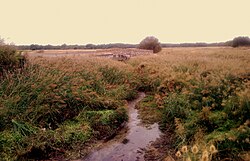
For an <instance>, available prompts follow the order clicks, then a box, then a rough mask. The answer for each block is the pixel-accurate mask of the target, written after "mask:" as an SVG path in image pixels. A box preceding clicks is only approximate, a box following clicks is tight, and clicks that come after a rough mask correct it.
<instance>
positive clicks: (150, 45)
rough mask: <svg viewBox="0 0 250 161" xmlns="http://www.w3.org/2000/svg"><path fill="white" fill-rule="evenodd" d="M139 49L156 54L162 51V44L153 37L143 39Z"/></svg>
mask: <svg viewBox="0 0 250 161" xmlns="http://www.w3.org/2000/svg"><path fill="white" fill-rule="evenodd" d="M138 48H139V49H146V50H153V52H154V53H158V52H160V51H161V49H162V48H161V44H160V42H159V40H158V39H157V38H155V37H153V36H148V37H146V38H145V39H143V40H142V41H141V42H140V44H139V46H138Z"/></svg>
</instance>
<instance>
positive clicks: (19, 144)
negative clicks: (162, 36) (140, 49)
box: [0, 48, 250, 160]
mask: <svg viewBox="0 0 250 161" xmlns="http://www.w3.org/2000/svg"><path fill="white" fill-rule="evenodd" d="M249 60H250V55H249V54H248V51H246V50H245V49H240V48H239V49H230V48H226V49H222V48H196V49H194V48H188V49H187V48H175V49H164V50H163V51H162V52H160V53H159V54H157V55H147V56H138V57H134V58H131V59H130V60H129V61H127V62H126V63H124V62H118V61H114V60H111V59H104V58H97V57H94V58H93V57H88V56H84V57H77V58H76V57H68V58H67V59H66V58H39V57H37V58H32V57H31V58H29V63H28V64H27V65H25V67H24V68H23V69H22V70H14V72H11V73H9V74H6V76H5V77H2V78H1V80H0V158H1V159H2V160H27V159H34V160H36V159H50V158H53V157H56V156H62V157H63V158H70V159H76V158H81V157H82V156H84V155H85V154H86V153H87V150H86V149H87V148H88V146H90V145H91V146H94V144H95V143H94V142H95V140H103V139H107V138H109V137H110V136H112V135H114V134H115V133H116V131H117V129H119V128H120V127H121V126H122V124H123V123H124V122H125V121H127V119H128V116H127V113H126V101H128V100H132V99H134V98H135V97H136V96H137V91H144V92H147V96H146V97H145V98H144V99H143V101H142V102H141V103H140V104H139V105H138V106H137V108H138V109H139V111H140V113H141V117H143V118H144V122H145V123H153V122H159V123H160V124H161V128H162V129H163V130H164V129H168V130H171V131H172V132H173V133H174V134H175V138H174V142H175V144H173V145H172V148H174V149H175V150H176V152H177V151H178V149H180V151H178V156H179V157H180V158H182V157H184V158H190V159H192V160H195V159H198V158H202V156H203V153H205V152H206V151H207V153H206V156H208V157H209V158H210V160H211V159H212V158H213V160H215V159H217V160H220V159H224V158H231V159H233V160H238V159H239V158H244V154H246V153H249V150H250V148H249V147H250V146H249V144H250V143H249V136H250V118H249V116H250V95H249V93H250V91H249V90H250V88H249V87H250V84H249V83H250V82H249V81H250V77H249V76H250V75H249V71H250V66H249ZM194 147H196V148H197V150H198V151H197V152H196V151H195V152H192V153H191V151H192V149H194ZM211 147H212V149H213V150H212V151H211ZM79 151H80V152H79ZM189 152H190V153H189ZM194 154H195V155H194ZM193 155H194V156H193ZM204 155H205V154H204Z"/></svg>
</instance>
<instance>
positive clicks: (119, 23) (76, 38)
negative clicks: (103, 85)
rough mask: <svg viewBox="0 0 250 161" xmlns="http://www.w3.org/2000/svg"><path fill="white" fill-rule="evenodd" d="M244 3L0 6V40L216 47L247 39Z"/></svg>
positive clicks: (65, 0)
mask: <svg viewBox="0 0 250 161" xmlns="http://www.w3.org/2000/svg"><path fill="white" fill-rule="evenodd" d="M249 6H250V1H249V0H237V1H236V0H0V37H1V38H4V39H5V42H7V43H10V42H13V43H15V44H17V45H25V44H43V45H47V44H51V45H58V44H64V43H66V44H88V43H93V44H107V43H134V44H136V43H139V42H140V41H141V40H142V39H143V38H145V37H146V36H155V37H157V38H158V39H159V41H160V42H163V43H188V42H221V41H227V40H231V39H233V38H234V37H236V36H250V10H249V8H250V7H249Z"/></svg>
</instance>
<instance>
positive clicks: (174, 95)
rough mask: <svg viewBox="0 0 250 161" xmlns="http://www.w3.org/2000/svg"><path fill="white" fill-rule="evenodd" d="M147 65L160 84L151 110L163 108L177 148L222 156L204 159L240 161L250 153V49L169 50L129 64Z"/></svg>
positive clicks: (163, 122) (164, 122) (165, 123)
mask: <svg viewBox="0 0 250 161" xmlns="http://www.w3.org/2000/svg"><path fill="white" fill-rule="evenodd" d="M142 62H143V64H145V65H143V69H144V73H147V74H148V79H149V80H150V81H151V82H153V80H159V82H160V83H159V84H158V85H157V86H156V88H155V89H156V90H154V92H151V93H149V94H150V95H151V97H150V98H153V99H152V100H151V101H149V102H148V104H157V108H155V109H156V110H155V112H154V111H151V112H154V113H157V112H158V110H159V109H161V111H162V113H163V115H162V120H161V127H162V128H163V129H164V128H171V129H172V130H173V131H174V133H175V144H174V145H173V146H174V148H176V149H178V148H180V147H182V146H185V145H193V144H196V145H199V146H200V145H203V147H204V146H205V145H208V144H209V145H211V144H213V145H215V146H216V149H217V150H218V153H216V154H215V155H213V156H212V158H211V156H210V155H209V157H204V158H203V159H204V160H221V159H225V158H230V159H233V160H240V157H239V156H240V155H241V154H244V153H247V152H249V150H250V149H249V147H250V146H249V141H248V140H249V135H250V126H249V124H248V123H249V120H250V117H249V116H250V115H249V114H250V108H249V107H250V106H249V101H250V97H249V93H250V92H249V87H250V86H249V81H250V77H249V71H250V65H249V62H250V55H249V48H239V49H232V48H169V49H165V50H163V51H162V52H161V53H159V54H158V55H151V56H148V57H144V56H142V57H138V58H136V59H131V60H130V62H129V63H131V65H133V66H140V64H141V63H142ZM144 75H146V74H144ZM151 85H152V83H151ZM149 108H150V109H152V108H151V107H148V108H146V109H145V107H144V108H143V107H141V110H142V113H143V110H150V109H149ZM145 119H147V117H145ZM197 135H201V136H200V137H196V136H197ZM200 152H202V151H200ZM177 155H180V153H177ZM198 158H199V159H202V153H201V154H200V157H198ZM184 159H185V160H186V159H189V160H199V159H197V158H196V159H194V158H192V157H189V156H187V157H185V158H184Z"/></svg>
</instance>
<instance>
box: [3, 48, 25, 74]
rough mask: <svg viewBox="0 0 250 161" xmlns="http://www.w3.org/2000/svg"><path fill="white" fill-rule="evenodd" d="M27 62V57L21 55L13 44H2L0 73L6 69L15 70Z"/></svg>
mask: <svg viewBox="0 0 250 161" xmlns="http://www.w3.org/2000/svg"><path fill="white" fill-rule="evenodd" d="M24 63H25V57H23V56H21V54H20V53H18V52H17V51H16V49H15V48H14V47H13V46H10V45H4V44H2V45H0V75H2V74H3V73H4V72H5V71H14V70H15V69H17V68H22V67H23V65H24Z"/></svg>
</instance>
